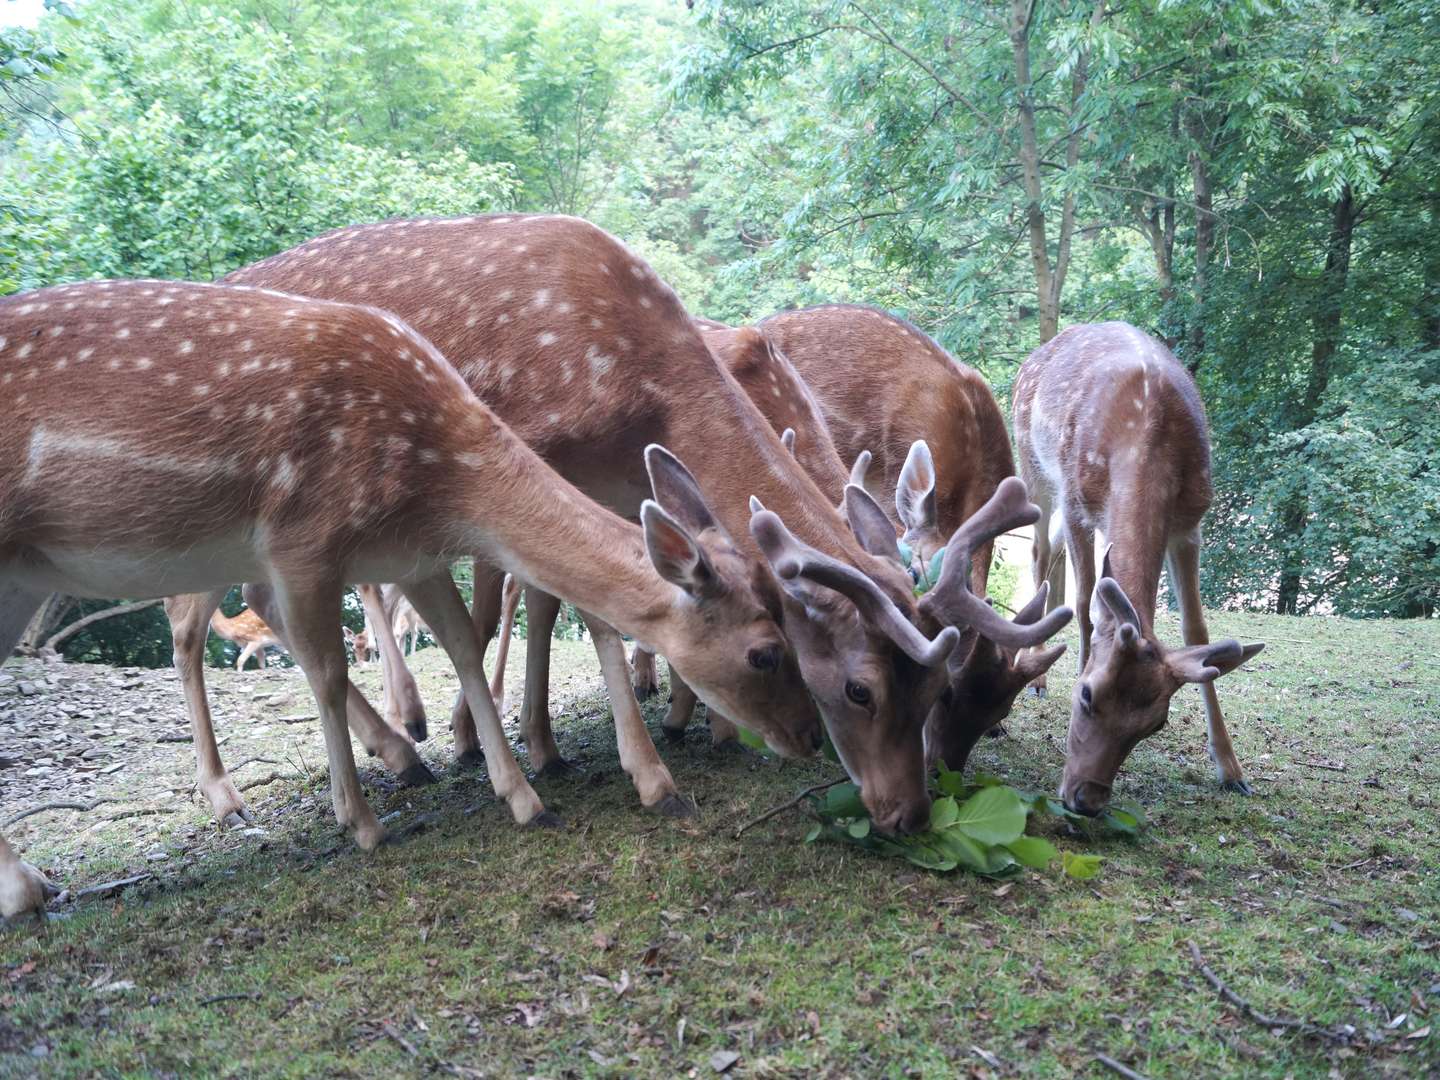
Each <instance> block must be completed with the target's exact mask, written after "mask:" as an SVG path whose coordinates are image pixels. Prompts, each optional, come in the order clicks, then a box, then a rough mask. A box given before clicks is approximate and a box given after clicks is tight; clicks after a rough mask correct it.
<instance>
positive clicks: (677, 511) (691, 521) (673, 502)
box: [645, 443, 719, 533]
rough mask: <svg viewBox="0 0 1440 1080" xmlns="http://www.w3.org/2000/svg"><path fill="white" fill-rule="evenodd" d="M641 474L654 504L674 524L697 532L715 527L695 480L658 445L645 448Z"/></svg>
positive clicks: (714, 521) (687, 470)
mask: <svg viewBox="0 0 1440 1080" xmlns="http://www.w3.org/2000/svg"><path fill="white" fill-rule="evenodd" d="M645 471H646V472H648V473H649V474H650V490H651V491H652V492H654V494H655V501H656V502H657V503H659V504H660V506H661V507H662V508H663V509H664V510H665V512H666V513H667V514H669V515H670V516H671V517H673V518H674V519H675V520H676V521H678V522H679V523H680V524H682V525H684V526H685V527H686V528H687V529H689V530H690V531H691V532H697V533H698V532H704V531H705V530H706V529H714V528H719V523H718V522H717V521H716V520H715V515H714V514H712V513H711V512H710V505H709V504H708V503H707V502H706V501H705V495H704V493H703V492H702V491H701V490H700V485H699V484H698V483H696V482H695V477H693V476H691V475H690V470H689V469H687V468H685V466H684V465H682V464H681V463H680V459H679V458H677V457H676V456H675V455H674V454H672V453H670V451H669V450H666V449H665V448H664V447H663V446H661V445H659V444H658V443H651V444H650V445H649V446H647V447H645Z"/></svg>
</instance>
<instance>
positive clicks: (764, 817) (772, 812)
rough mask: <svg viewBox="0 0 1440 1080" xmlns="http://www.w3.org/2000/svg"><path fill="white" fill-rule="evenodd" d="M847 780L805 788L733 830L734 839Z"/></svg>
mask: <svg viewBox="0 0 1440 1080" xmlns="http://www.w3.org/2000/svg"><path fill="white" fill-rule="evenodd" d="M847 779H849V777H845V776H842V777H840V778H839V779H838V780H828V781H826V782H825V783H823V784H816V785H815V786H814V787H808V788H806V789H805V790H804V791H802V792H800V794H799V795H796V796H795V798H793V799H791V800H790V801H789V802H787V803H781V804H780V805H779V806H775V807H772V808H771V809H769V810H766V811H765V813H763V814H761V815H760V816H759V817H757V818H753V819H752V820H750V821H747V822H746V823H745V824H744V825H741V826H740V828H738V829H736V830H735V836H734V839H736V840H739V839H740V837H741V836H742V835H743V834H744V833H745V832H746V831H747V830H749V829H752V828H754V827H755V826H756V825H759V824H761V823H762V822H765V821H769V820H770V819H771V818H773V817H776V816H778V815H780V814H783V813H784V812H785V811H786V810H792V809H794V808H795V807H797V806H799V805H800V804H801V803H802V802H804V801H805V800H806V799H808V798H809V797H810V796H811V795H815V794H818V793H819V792H821V791H824V790H826V789H827V788H832V787H834V786H835V785H836V784H843V783H845V781H846V780H847Z"/></svg>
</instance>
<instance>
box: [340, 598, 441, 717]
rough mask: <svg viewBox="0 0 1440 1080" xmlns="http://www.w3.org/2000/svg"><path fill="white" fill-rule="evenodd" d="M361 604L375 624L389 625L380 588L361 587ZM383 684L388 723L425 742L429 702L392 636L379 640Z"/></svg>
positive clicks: (383, 635) (366, 614)
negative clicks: (422, 698)
mask: <svg viewBox="0 0 1440 1080" xmlns="http://www.w3.org/2000/svg"><path fill="white" fill-rule="evenodd" d="M356 588H357V590H358V591H359V593H360V603H361V605H362V606H363V607H364V608H365V616H366V618H368V619H369V620H370V621H371V622H377V621H378V622H379V623H380V624H381V625H382V626H383V625H384V624H385V600H384V597H383V595H382V594H381V592H380V586H378V585H359V586H357V587H356ZM378 644H379V646H380V682H381V685H382V686H383V687H384V695H385V700H384V713H385V722H386V723H387V724H389V725H390V726H391V727H392V728H395V729H396V730H397V731H398V730H400V729H401V728H403V729H404V730H405V731H406V732H408V733H409V735H410V737H411V738H412V739H414V740H415V741H416V742H424V741H425V736H426V735H427V734H428V731H427V725H426V722H425V702H424V701H423V700H421V697H420V687H419V686H418V685H416V682H415V676H414V675H412V674H411V673H410V669H409V668H408V667H406V666H405V659H404V657H402V656H401V655H400V650H399V648H397V647H396V645H395V638H394V637H393V636H392V635H390V634H382V635H380V637H379V640H378Z"/></svg>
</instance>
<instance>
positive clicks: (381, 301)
mask: <svg viewBox="0 0 1440 1080" xmlns="http://www.w3.org/2000/svg"><path fill="white" fill-rule="evenodd" d="M229 280H235V281H241V282H245V283H248V284H254V285H264V286H269V287H279V288H285V289H289V290H292V291H295V292H300V293H304V294H307V295H308V294H313V295H320V296H325V297H327V298H331V299H339V300H353V301H358V302H364V303H374V304H378V305H381V306H383V307H384V308H386V309H387V310H390V311H393V312H396V313H397V314H398V315H400V316H401V317H403V318H405V319H407V320H408V321H409V322H410V323H411V324H413V325H414V326H415V327H416V328H417V329H418V330H420V331H421V332H422V333H424V334H426V335H427V336H429V337H430V338H431V339H432V340H434V341H435V343H436V344H437V346H438V347H439V348H440V349H442V350H443V351H444V352H445V353H446V355H448V356H450V357H451V358H452V360H453V361H454V362H455V363H456V365H457V366H458V367H459V368H460V370H461V371H462V373H463V374H464V376H465V377H466V379H467V380H468V381H469V382H470V384H471V386H472V387H473V388H474V390H475V391H476V393H477V394H478V395H479V396H480V398H481V399H482V400H484V401H485V402H486V403H487V404H489V405H490V406H491V407H492V408H494V409H495V410H496V412H497V413H498V414H499V415H500V416H501V417H503V418H504V419H505V420H506V421H507V422H509V423H511V424H512V425H513V426H514V428H515V430H516V432H517V433H518V434H519V435H520V436H521V437H522V438H523V439H524V440H525V441H526V442H527V443H528V444H529V445H530V446H532V447H533V448H534V449H535V450H537V451H538V452H539V453H541V455H542V456H543V457H544V458H545V460H546V461H548V462H549V463H551V464H552V465H554V466H555V468H556V469H557V470H558V471H559V472H560V473H561V474H562V475H564V476H566V477H567V478H569V479H570V480H572V481H573V482H575V483H576V485H577V486H579V487H580V488H581V490H583V491H586V492H587V493H589V494H590V495H592V496H593V497H595V498H596V499H598V500H599V501H601V502H602V503H604V504H605V505H607V506H610V507H611V508H613V509H616V510H617V511H619V512H622V513H626V514H633V513H634V507H635V505H636V503H637V501H638V497H639V495H640V494H641V493H642V491H643V480H644V477H643V474H642V473H640V472H639V471H638V467H637V465H636V463H635V462H636V458H635V450H636V449H637V448H638V447H639V446H640V445H641V444H643V443H644V442H645V441H646V440H648V439H649V438H652V437H655V436H656V435H657V434H658V435H663V437H664V438H665V439H667V440H668V441H669V442H670V443H672V444H673V445H674V446H675V447H676V449H677V450H678V451H679V452H680V453H682V455H683V456H684V457H685V459H686V460H687V461H689V462H690V463H691V465H692V466H693V467H694V468H695V470H696V476H698V477H699V478H700V480H701V482H702V486H703V487H704V489H705V490H706V492H707V493H708V494H709V495H710V496H711V497H712V498H713V499H714V504H715V507H716V513H715V514H714V515H713V516H712V515H711V514H710V513H709V512H708V511H705V512H703V513H702V512H700V509H699V507H696V510H695V513H693V514H691V515H689V516H688V517H686V518H685V521H686V522H687V523H688V524H689V525H690V526H691V527H692V529H693V530H695V531H697V532H700V533H702V534H704V535H706V536H709V537H714V538H715V539H716V540H717V541H723V542H724V543H725V544H726V545H727V546H728V545H729V544H730V543H731V540H730V538H731V537H733V538H734V542H735V544H736V545H737V547H736V548H733V549H731V550H730V551H729V552H727V557H729V558H733V559H734V560H735V562H734V563H733V565H735V566H736V567H742V566H743V567H745V568H747V572H748V573H750V574H751V575H753V577H752V580H753V581H754V582H755V583H756V586H757V588H764V589H767V590H769V595H770V596H771V597H773V599H774V601H775V603H776V605H777V606H776V607H775V608H774V612H775V614H777V615H778V614H779V613H780V610H781V608H780V607H779V606H778V605H781V604H783V606H784V607H783V610H784V621H785V627H786V636H787V637H788V638H789V641H790V643H791V644H793V646H794V649H795V651H796V653H797V654H798V656H799V659H800V663H801V667H802V670H803V671H804V675H805V681H806V684H807V685H808V687H809V689H810V691H811V692H812V694H813V695H814V696H815V698H816V699H817V701H818V703H819V706H820V711H821V714H822V715H823V717H824V718H825V721H826V724H827V726H828V727H829V729H830V733H831V736H832V739H833V741H834V743H835V744H836V746H837V748H839V750H840V752H841V754H842V757H844V758H845V760H846V762H847V765H848V766H849V767H850V768H851V771H852V775H853V776H854V777H855V779H856V780H857V781H858V782H859V783H860V785H861V788H862V792H863V795H862V797H863V798H864V799H865V800H866V803H867V805H868V806H869V807H870V809H871V811H872V816H873V818H874V820H875V822H876V824H877V827H879V828H882V829H892V830H899V831H905V830H908V829H913V828H915V827H918V826H919V825H921V824H922V823H923V822H924V821H925V820H926V819H927V814H928V805H929V797H928V795H927V793H926V790H925V779H924V770H923V745H922V739H921V729H922V727H923V722H924V718H925V716H926V714H927V713H928V712H929V708H930V705H931V703H932V702H933V700H934V698H935V697H936V696H937V695H938V694H939V693H940V691H941V690H942V689H943V673H944V671H943V666H942V665H943V659H944V657H946V656H948V654H949V652H950V651H951V649H952V648H953V643H954V640H955V637H956V635H955V634H954V633H953V631H951V632H942V633H937V634H936V635H935V637H934V638H931V637H930V636H928V635H926V634H923V633H921V632H920V631H919V630H918V629H917V628H916V625H915V623H916V621H917V620H919V618H920V616H919V612H918V611H917V610H916V607H915V601H914V597H913V594H912V592H911V589H910V584H909V582H908V580H907V579H906V577H905V575H904V573H903V571H901V570H900V569H899V568H897V567H895V566H894V565H893V564H888V563H886V562H885V561H883V560H879V559H876V558H875V557H873V556H871V555H870V554H869V553H867V552H866V551H864V550H863V549H862V548H861V547H860V546H859V544H858V543H857V542H856V540H855V539H854V537H853V535H852V534H851V532H850V530H849V528H847V526H846V524H845V522H844V521H843V520H842V519H841V517H840V515H839V514H837V512H836V510H835V507H834V505H833V504H831V503H830V502H829V500H827V499H826V498H825V497H824V496H823V495H822V494H821V493H820V492H819V490H818V489H817V488H816V487H815V485H814V483H813V482H812V481H811V480H810V479H809V477H807V476H806V475H805V473H804V472H803V470H801V469H799V468H798V466H796V464H795V462H794V461H793V460H792V459H791V458H790V456H789V454H788V453H787V452H786V450H785V448H784V446H783V445H781V443H780V440H779V438H778V436H777V435H776V434H775V433H774V431H772V430H771V428H770V426H769V424H768V423H766V421H765V419H764V417H763V416H762V415H760V413H759V412H758V411H757V410H756V409H755V407H754V405H753V404H751V403H750V401H749V400H748V398H746V397H745V395H744V394H743V392H742V391H741V390H740V388H739V387H738V386H737V385H736V383H735V381H734V379H733V378H731V377H730V376H729V375H728V374H727V373H726V372H725V371H724V370H723V369H722V368H720V367H719V366H718V365H717V364H716V362H715V360H714V358H713V357H712V356H711V355H710V353H709V351H708V350H707V349H706V348H705V344H704V342H703V341H702V340H701V339H700V336H699V333H698V332H697V330H696V329H695V327H694V326H693V324H692V323H691V321H690V317H689V315H688V313H687V312H686V311H685V310H684V308H683V307H682V306H681V304H680V302H679V300H678V299H677V298H676V296H675V294H674V292H673V290H671V289H670V288H669V287H668V286H667V285H665V284H664V283H663V282H662V281H660V279H659V278H658V277H656V275H655V273H654V271H653V270H651V268H650V267H649V266H648V265H646V264H645V263H644V262H643V261H642V260H640V259H638V258H637V257H636V256H635V255H634V254H633V253H631V252H630V251H629V250H628V249H627V248H625V246H624V245H623V244H620V243H619V242H618V241H617V240H615V239H614V238H613V237H611V236H609V235H608V234H606V233H604V232H603V231H601V230H599V229H597V228H596V227H594V226H593V225H590V224H588V223H586V222H583V221H580V220H578V219H575V218H567V217H561V216H517V215H509V214H500V215H493V216H489V217H482V218H468V219H451V220H434V219H430V220H405V221H392V222H385V223H381V224H378V225H370V226H359V227H355V228H348V229H342V230H340V231H338V232H335V233H331V234H329V235H327V236H323V237H320V238H317V239H316V240H312V241H309V242H308V243H305V244H302V245H301V246H299V247H298V248H295V249H293V250H291V251H288V252H284V253H282V254H281V255H278V256H275V257H273V258H271V259H267V260H265V261H263V262H261V263H258V264H256V265H254V266H251V267H248V268H245V269H243V270H240V271H238V272H237V273H236V274H234V275H232V276H231V278H230V279H229ZM752 494H753V495H757V496H759V498H760V499H761V501H762V502H763V503H764V505H766V506H768V507H770V508H771V509H772V510H773V511H774V512H775V513H777V514H779V515H780V516H781V517H782V518H783V519H784V521H785V523H786V524H787V525H788V526H789V527H790V528H791V529H793V530H795V532H796V534H797V535H798V536H800V537H801V538H802V539H803V540H804V541H805V542H806V543H808V544H811V545H813V546H814V548H815V549H816V550H817V551H820V552H823V553H824V555H825V558H826V559H827V560H828V562H825V563H823V564H822V563H821V562H818V561H816V560H813V559H812V560H810V561H808V562H805V563H804V564H803V565H804V567H805V571H806V572H805V573H804V574H802V575H801V577H799V578H793V579H785V581H784V588H783V589H780V588H777V582H776V579H775V578H774V576H773V575H772V574H771V573H770V571H769V570H768V569H766V568H764V564H763V563H762V562H761V561H760V560H759V559H757V555H760V554H762V552H763V555H764V557H765V560H766V562H768V561H769V560H770V559H771V558H779V557H781V556H782V554H783V552H782V551H781V549H780V546H779V543H778V540H779V538H778V534H777V532H776V531H775V530H774V529H773V528H772V527H770V526H769V525H766V524H760V525H759V528H758V532H759V533H760V534H761V535H759V536H753V537H752V534H751V532H752V530H751V522H750V520H749V517H748V515H747V513H746V500H747V499H748V497H749V496H750V495H752ZM785 565H786V567H787V568H790V567H792V566H794V565H796V563H795V562H794V561H793V560H788V559H787V561H786V563H785ZM836 568H844V571H845V572H840V573H830V572H828V571H831V570H835V569H836ZM812 571H813V573H812ZM486 576H488V577H489V578H490V581H491V584H490V585H489V587H488V588H482V581H483V580H484V577H486ZM476 583H477V597H480V598H481V599H482V601H483V602H482V603H480V604H478V605H477V607H476V612H475V616H476V624H477V627H478V629H479V632H480V635H481V637H482V639H483V640H488V638H489V636H490V635H491V634H492V633H493V632H494V626H495V620H496V613H497V612H496V609H497V608H498V590H497V589H496V585H497V584H498V576H497V571H496V569H495V568H493V567H492V568H490V569H488V570H481V571H480V572H477V577H476ZM535 584H537V585H539V584H541V583H539V582H536V583H535ZM527 609H528V604H527ZM539 614H540V613H539V612H537V611H535V610H530V613H529V625H530V627H531V629H532V632H531V634H530V636H529V639H528V644H529V646H530V649H531V650H536V651H538V650H540V649H543V648H544V647H545V646H546V645H547V644H548V633H547V627H546V625H545V624H544V623H543V621H541V620H540V619H539V618H538V615H539ZM978 617H980V618H987V616H984V615H978ZM988 618H992V619H994V620H995V621H996V622H999V623H1002V624H1003V622H1004V620H1003V619H1000V618H999V616H998V615H995V614H994V613H993V612H991V613H990V614H989V616H988ZM593 629H594V627H593V626H592V630H593ZM1031 640H1032V641H1038V640H1041V638H1040V637H1037V636H1033V633H1032V635H1031ZM780 659H781V657H774V656H771V655H764V656H757V657H756V662H757V664H759V665H762V666H764V667H766V668H767V669H768V668H770V667H772V666H774V665H775V663H776V661H778V660H780ZM602 667H604V668H605V670H606V672H607V684H608V686H609V689H610V698H611V703H612V706H613V708H614V710H615V714H616V721H617V726H623V727H626V728H629V729H631V730H638V735H637V737H636V738H635V739H634V742H635V743H636V744H638V743H640V741H641V739H642V738H643V742H644V744H645V745H646V746H647V747H648V751H649V753H648V755H647V756H646V758H645V759H644V761H643V762H640V763H639V764H638V765H637V763H636V762H634V761H631V760H627V757H626V755H625V754H624V752H623V751H622V765H623V766H624V767H625V768H626V770H627V772H629V773H630V774H631V776H632V778H633V779H635V780H636V782H637V787H639V788H640V789H641V798H642V801H643V802H644V803H645V804H646V805H654V804H655V803H656V802H657V801H660V800H664V803H665V804H669V803H670V802H671V801H672V800H673V799H674V791H675V789H674V782H673V780H672V779H670V777H669V774H668V770H665V769H664V766H663V764H662V763H661V762H660V760H659V757H658V755H657V754H655V752H654V747H653V745H651V744H650V741H649V738H648V735H646V734H645V732H644V727H643V721H642V720H641V718H640V716H639V710H638V709H637V708H636V707H635V704H634V695H633V693H631V691H630V689H629V685H628V680H627V678H626V671H625V665H624V655H623V650H622V651H621V652H620V654H619V655H618V657H616V658H613V659H611V660H608V661H607V662H603V663H602ZM612 674H613V678H612ZM937 674H938V675H939V676H940V677H938V678H936V677H933V676H935V675H937ZM687 681H689V680H687ZM692 685H694V684H693V683H692ZM695 689H696V691H697V692H698V693H700V694H701V695H702V696H704V694H705V691H704V688H703V687H701V686H695ZM622 691H623V693H622ZM707 703H708V704H711V705H714V706H715V707H716V708H717V709H718V710H719V711H721V712H722V713H725V714H726V715H733V713H732V712H731V711H730V710H729V708H728V707H727V706H726V704H725V702H723V701H720V700H709V701H708V702H707ZM735 719H736V720H740V717H738V716H737V717H735ZM536 720H537V718H536V717H535V716H522V718H521V724H522V730H523V731H524V733H525V737H526V740H527V747H528V749H529V752H530V754H531V760H532V762H533V763H535V764H537V765H542V766H543V765H544V764H546V763H547V762H549V761H554V760H556V759H557V758H558V749H557V748H556V747H555V746H554V744H553V741H550V742H549V744H548V745H545V744H543V743H542V741H541V737H540V736H539V734H538V729H539V727H540V725H539V724H538V723H537V722H536ZM546 720H547V721H548V716H547V717H546ZM452 723H453V724H454V725H455V727H456V734H457V744H458V748H459V749H460V750H461V751H462V752H464V751H465V750H466V749H467V748H468V747H469V746H470V745H472V736H470V735H469V733H468V732H469V719H468V717H467V716H466V715H465V711H464V709H463V707H462V708H457V710H456V712H455V714H454V715H453V716H452ZM547 726H548V725H547ZM759 730H760V733H762V734H765V735H766V736H767V738H768V737H769V735H770V732H769V731H766V730H765V729H764V728H763V727H762V728H761V729H759Z"/></svg>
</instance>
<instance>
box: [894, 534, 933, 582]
mask: <svg viewBox="0 0 1440 1080" xmlns="http://www.w3.org/2000/svg"><path fill="white" fill-rule="evenodd" d="M895 546H896V547H898V548H899V549H900V561H901V562H902V563H903V564H904V565H905V566H908V567H913V568H914V570H915V595H916V596H924V595H925V594H926V593H927V592H929V591H930V590H931V589H933V588H934V587H935V583H936V582H937V581H939V580H940V568H941V567H942V566H944V565H945V549H944V548H943V547H942V548H940V550H938V551H937V552H935V554H934V555H932V556H930V563H929V565H928V566H927V565H925V564H923V563H922V564H921V565H919V566H916V565H915V553H914V551H912V550H911V548H910V545H909V544H907V543H905V541H904V540H897V541H896V542H895Z"/></svg>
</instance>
